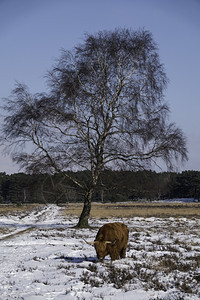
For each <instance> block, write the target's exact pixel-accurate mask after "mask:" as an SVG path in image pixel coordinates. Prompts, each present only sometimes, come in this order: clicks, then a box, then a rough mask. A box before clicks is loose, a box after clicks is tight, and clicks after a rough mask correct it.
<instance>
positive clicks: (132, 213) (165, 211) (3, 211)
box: [0, 202, 200, 218]
mask: <svg viewBox="0 0 200 300" xmlns="http://www.w3.org/2000/svg"><path fill="white" fill-rule="evenodd" d="M43 206H44V205H39V204H28V205H21V206H18V205H0V216H1V215H9V214H10V215H18V214H20V215H21V216H24V215H28V214H29V213H30V212H31V211H33V210H35V209H38V208H39V207H40V209H42V207H43ZM82 208H83V204H82V203H70V204H63V205H62V209H61V213H62V214H63V215H68V216H80V214H81V211H82ZM199 216H200V203H176V202H173V203H167V202H165V203H158V202H154V203H150V202H136V203H133V202H130V203H93V204H92V210H91V217H92V218H108V217H116V218H117V217H121V218H123V217H124V218H129V217H199Z"/></svg>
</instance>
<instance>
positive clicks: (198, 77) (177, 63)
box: [0, 0, 200, 174]
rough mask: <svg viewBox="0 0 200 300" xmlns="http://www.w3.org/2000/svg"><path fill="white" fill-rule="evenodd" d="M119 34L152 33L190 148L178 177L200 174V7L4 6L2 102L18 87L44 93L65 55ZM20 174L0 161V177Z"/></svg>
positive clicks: (195, 0)
mask: <svg viewBox="0 0 200 300" xmlns="http://www.w3.org/2000/svg"><path fill="white" fill-rule="evenodd" d="M116 27H128V28H132V29H134V30H137V29H139V28H145V29H147V30H149V31H151V32H152V34H153V37H154V40H155V41H156V43H157V44H158V47H159V55H160V58H161V61H162V62H163V63H164V65H165V69H166V73H167V75H168V77H169V79H170V84H169V85H168V89H167V91H166V100H167V102H168V103H169V106H170V109H171V117H170V119H171V121H173V122H175V123H176V124H177V126H178V127H180V128H181V129H182V130H183V131H184V133H185V135H186V138H187V142H188V150H189V161H188V162H187V163H186V164H185V165H184V166H183V167H181V168H180V169H179V170H180V171H182V170H200V0H0V101H1V102H2V98H4V97H8V96H9V95H10V92H11V90H12V89H13V88H14V84H15V81H19V82H22V83H25V84H27V85H28V86H29V88H30V91H31V92H32V93H36V92H43V91H45V89H46V83H45V79H44V75H45V73H46V72H47V71H48V70H49V69H50V68H51V66H52V65H53V64H54V61H55V59H56V58H58V57H59V55H60V50H61V48H65V49H69V50H70V49H72V48H73V47H74V46H76V45H77V44H78V43H80V42H82V39H83V36H84V33H86V32H88V33H95V32H97V31H99V30H102V29H107V30H110V29H114V28H116ZM18 170H19V169H18V166H16V165H13V163H12V162H11V159H10V157H9V156H7V157H4V156H3V155H1V154H0V172H6V173H8V174H10V173H14V172H18Z"/></svg>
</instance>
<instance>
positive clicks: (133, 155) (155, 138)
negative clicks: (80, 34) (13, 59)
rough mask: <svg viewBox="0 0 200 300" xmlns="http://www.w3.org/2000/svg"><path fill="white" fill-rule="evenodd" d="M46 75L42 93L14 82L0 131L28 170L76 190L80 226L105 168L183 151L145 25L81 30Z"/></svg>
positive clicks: (137, 165)
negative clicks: (59, 178)
mask: <svg viewBox="0 0 200 300" xmlns="http://www.w3.org/2000/svg"><path fill="white" fill-rule="evenodd" d="M47 78H48V87H49V91H48V93H42V94H34V95H32V94H30V92H29V90H28V88H27V87H26V86H25V85H22V84H17V86H16V88H15V89H14V90H13V92H12V96H11V97H10V98H9V99H7V100H6V104H5V106H4V109H5V111H6V112H7V116H6V117H5V119H4V124H3V128H2V137H3V138H4V141H7V142H8V143H9V145H11V146H12V147H13V146H14V148H12V156H13V159H14V160H15V161H16V162H17V163H19V164H20V165H21V167H23V168H25V169H26V170H27V171H29V172H33V173H34V172H51V173H52V172H58V173H62V174H63V176H67V177H68V179H70V180H71V182H72V183H73V184H74V185H75V186H78V187H79V188H80V189H81V190H82V192H83V194H84V198H85V201H84V208H83V212H82V214H81V216H80V220H79V226H88V218H89V214H90V209H91V200H92V195H93V193H94V191H95V188H96V187H97V185H98V183H99V179H100V175H101V173H102V171H103V170H104V169H105V168H112V169H115V170H118V169H122V168H123V169H126V170H127V169H129V170H133V169H134V170H137V169H141V168H145V167H150V165H151V163H157V161H158V159H162V160H164V162H165V163H166V165H167V166H168V167H173V164H174V160H178V158H180V159H181V160H183V161H184V160H185V159H187V149H186V141H185V137H184V134H183V133H182V131H181V130H180V129H179V128H178V127H176V125H175V124H174V123H170V122H169V121H168V116H169V107H168V105H167V104H166V103H165V100H164V91H165V89H166V86H167V82H168V79H167V76H166V74H165V70H164V66H163V64H161V62H160V59H159V55H158V49H157V46H156V44H155V42H154V40H153V38H152V35H151V33H150V32H149V31H146V30H139V31H133V30H129V29H116V30H114V31H100V32H98V33H97V34H94V35H92V34H87V35H86V36H85V39H84V41H83V43H82V44H80V45H78V46H77V47H75V48H74V49H73V50H72V51H67V50H63V51H62V54H61V56H60V58H59V59H58V60H57V62H56V64H55V65H54V66H53V67H52V69H51V70H50V71H49V72H48V74H47ZM27 145H29V147H26V148H23V151H22V146H27ZM66 170H73V171H75V170H88V174H89V177H88V179H87V180H83V181H79V180H77V179H76V178H75V177H74V176H70V175H69V173H67V172H66ZM72 174H74V173H72Z"/></svg>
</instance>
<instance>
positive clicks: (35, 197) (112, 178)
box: [0, 171, 200, 203]
mask: <svg viewBox="0 0 200 300" xmlns="http://www.w3.org/2000/svg"><path fill="white" fill-rule="evenodd" d="M75 175H76V177H77V179H81V180H82V181H83V180H85V181H87V179H88V176H87V175H88V174H87V172H76V173H75ZM173 198H194V199H199V198H200V172H198V171H184V172H182V173H173V172H164V173H156V172H153V171H137V172H131V171H117V172H116V171H104V172H103V174H102V176H101V180H100V184H99V186H98V187H97V189H96V192H95V194H94V197H93V201H99V202H119V201H120V202H123V201H137V200H139V199H146V200H150V201H152V200H159V199H173ZM82 200H83V197H82V194H81V191H80V190H78V189H77V188H76V187H74V186H73V185H71V184H70V182H67V179H66V178H63V177H62V176H61V175H59V174H55V175H48V174H37V175H27V174H24V173H18V174H12V175H7V174H6V173H0V203H66V202H79V201H82Z"/></svg>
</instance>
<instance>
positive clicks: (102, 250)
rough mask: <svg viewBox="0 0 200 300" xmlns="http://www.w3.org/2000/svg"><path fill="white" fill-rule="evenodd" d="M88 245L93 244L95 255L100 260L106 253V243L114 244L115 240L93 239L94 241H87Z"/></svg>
mask: <svg viewBox="0 0 200 300" xmlns="http://www.w3.org/2000/svg"><path fill="white" fill-rule="evenodd" d="M87 243H88V244H90V245H94V247H95V250H96V253H97V257H98V259H100V260H103V259H104V257H105V256H106V255H108V249H107V245H111V246H114V245H115V243H116V241H114V242H111V241H94V242H87Z"/></svg>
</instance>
